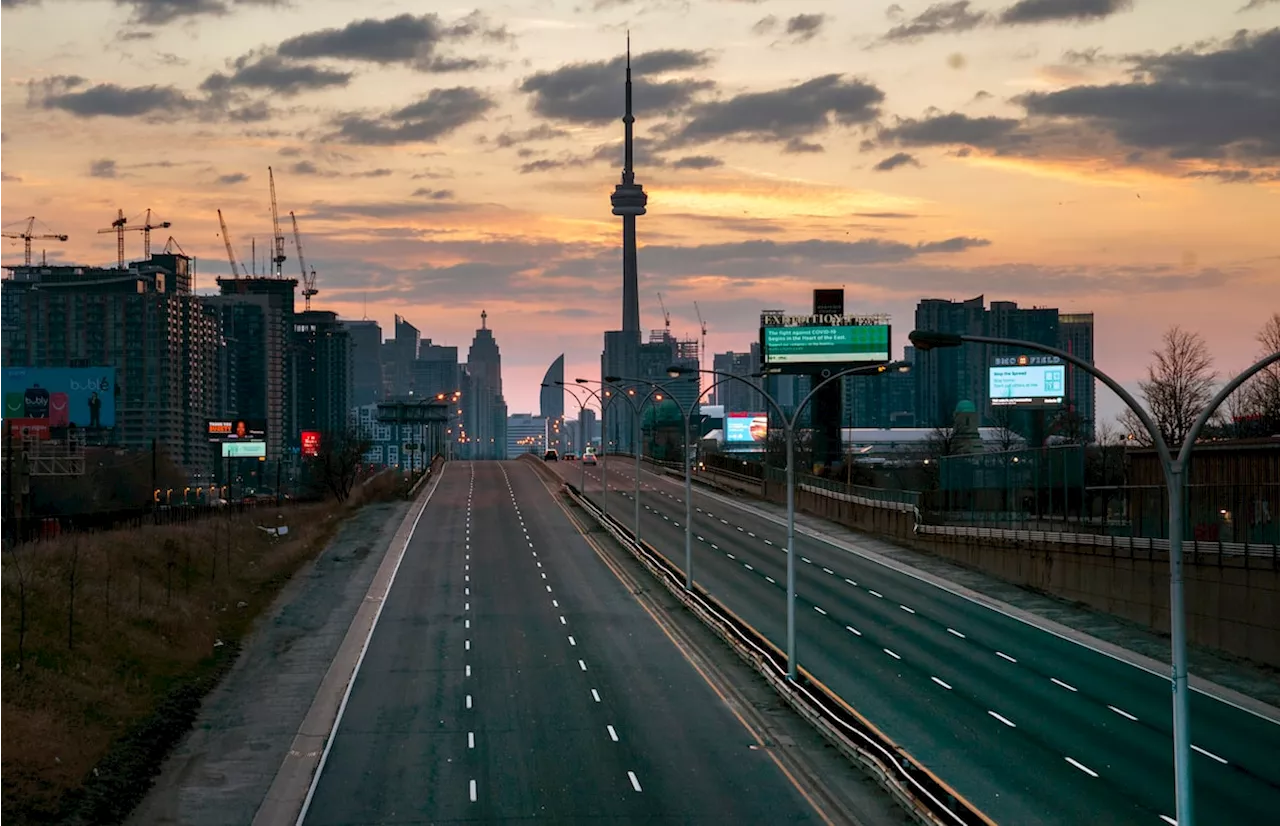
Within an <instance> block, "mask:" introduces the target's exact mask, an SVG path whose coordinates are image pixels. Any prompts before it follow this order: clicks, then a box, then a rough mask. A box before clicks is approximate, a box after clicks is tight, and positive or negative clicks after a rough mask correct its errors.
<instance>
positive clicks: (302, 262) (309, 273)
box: [289, 210, 320, 310]
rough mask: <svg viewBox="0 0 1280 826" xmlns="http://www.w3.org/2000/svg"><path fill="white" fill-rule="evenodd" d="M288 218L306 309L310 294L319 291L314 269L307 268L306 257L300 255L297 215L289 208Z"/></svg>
mask: <svg viewBox="0 0 1280 826" xmlns="http://www.w3.org/2000/svg"><path fill="white" fill-rule="evenodd" d="M289 220H290V221H293V245H294V246H295V247H297V249H298V266H299V267H301V268H302V298H303V300H304V301H306V309H307V310H310V309H311V296H313V295H315V294H316V293H318V292H320V291H319V290H317V289H316V271H315V269H311V270H308V269H307V259H306V258H305V257H303V255H302V234H301V233H300V232H298V216H296V215H294V214H293V210H289Z"/></svg>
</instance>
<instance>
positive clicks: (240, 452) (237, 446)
mask: <svg viewBox="0 0 1280 826" xmlns="http://www.w3.org/2000/svg"><path fill="white" fill-rule="evenodd" d="M266 455H267V443H266V442H248V441H243V442H235V441H232V442H223V443H222V458H224V459H261V458H264V457H265V456H266Z"/></svg>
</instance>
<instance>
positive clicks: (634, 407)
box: [578, 376, 662, 543]
mask: <svg viewBox="0 0 1280 826" xmlns="http://www.w3.org/2000/svg"><path fill="white" fill-rule="evenodd" d="M578 381H579V382H582V383H583V384H585V383H586V382H587V381H588V379H578ZM617 382H618V377H617V376H605V377H604V381H602V382H598V384H601V385H604V386H612V387H613V388H614V390H619V389H620V388H618V387H617ZM660 389H661V388H660V387H658V386H655V387H654V389H652V390H650V391H649V392H648V394H646V395H645V397H644V398H643V399H641V401H640V403H639V404H636V402H635V400H634V399H632V398H631V396H632V394H633V393H634V391H630V390H629V391H626V392H621V393H615V394H613V395H612V396H610V401H612V400H613V399H615V398H620V399H622V400H623V401H625V402H626V403H627V404H629V405H630V406H631V411H632V413H634V414H635V422H636V426H635V444H634V445H633V446H632V453H633V454H634V455H635V461H636V467H635V490H634V492H633V493H632V497H633V498H634V499H635V511H636V512H635V521H636V527H635V537H636V542H637V543H639V542H640V417H641V415H642V414H643V412H644V405H645V402H647V401H648V400H649V399H650V398H652V397H653V395H654V394H655V393H657V394H658V398H659V399H661V398H662V394H661V393H658V390H660ZM583 469H584V470H585V466H584V468H583ZM608 498H609V489H608V487H606V488H605V499H606V500H607V499H608Z"/></svg>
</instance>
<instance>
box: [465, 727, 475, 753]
mask: <svg viewBox="0 0 1280 826" xmlns="http://www.w3.org/2000/svg"><path fill="white" fill-rule="evenodd" d="M475 747H476V733H475V732H474V731H468V732H467V748H469V749H474V748H475Z"/></svg>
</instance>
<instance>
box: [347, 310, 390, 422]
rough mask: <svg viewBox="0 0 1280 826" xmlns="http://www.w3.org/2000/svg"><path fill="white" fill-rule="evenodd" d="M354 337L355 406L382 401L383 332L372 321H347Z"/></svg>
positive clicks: (352, 345) (352, 352) (353, 397)
mask: <svg viewBox="0 0 1280 826" xmlns="http://www.w3.org/2000/svg"><path fill="white" fill-rule="evenodd" d="M342 325H343V326H344V327H346V328H347V332H348V334H349V335H350V336H351V364H352V371H351V372H352V377H351V406H352V407H364V406H365V405H366V404H373V403H374V402H376V401H378V400H379V399H381V398H382V328H381V327H380V326H378V322H376V321H372V320H368V319H365V320H362V321H343V322H342Z"/></svg>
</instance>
